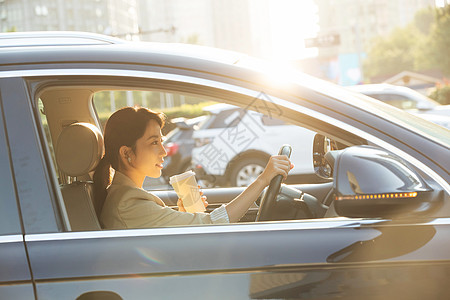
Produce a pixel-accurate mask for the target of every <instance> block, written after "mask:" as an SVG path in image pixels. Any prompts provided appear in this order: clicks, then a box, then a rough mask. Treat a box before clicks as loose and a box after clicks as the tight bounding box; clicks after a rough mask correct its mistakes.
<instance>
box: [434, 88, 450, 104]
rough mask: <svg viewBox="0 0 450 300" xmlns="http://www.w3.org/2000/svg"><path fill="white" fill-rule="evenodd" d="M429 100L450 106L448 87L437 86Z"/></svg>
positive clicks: (449, 90)
mask: <svg viewBox="0 0 450 300" xmlns="http://www.w3.org/2000/svg"><path fill="white" fill-rule="evenodd" d="M429 97H430V98H431V99H434V100H436V101H437V102H439V103H440V104H443V105H447V104H450V85H449V84H447V85H444V86H438V87H437V88H436V89H435V90H434V91H433V92H432V93H431V94H430V95H429Z"/></svg>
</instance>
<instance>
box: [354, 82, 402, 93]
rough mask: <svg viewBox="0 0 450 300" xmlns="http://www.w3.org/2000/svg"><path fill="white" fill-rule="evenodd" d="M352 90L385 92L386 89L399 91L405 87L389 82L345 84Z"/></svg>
mask: <svg viewBox="0 0 450 300" xmlns="http://www.w3.org/2000/svg"><path fill="white" fill-rule="evenodd" d="M347 88H349V89H350V90H352V91H357V92H374V93H375V92H387V91H390V92H392V91H399V90H405V89H407V88H406V87H403V86H397V85H392V84H389V83H372V84H360V85H352V86H347Z"/></svg>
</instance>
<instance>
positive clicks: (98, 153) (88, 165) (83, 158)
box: [55, 123, 103, 177]
mask: <svg viewBox="0 0 450 300" xmlns="http://www.w3.org/2000/svg"><path fill="white" fill-rule="evenodd" d="M55 154H56V163H57V164H58V166H59V168H60V169H61V171H63V172H64V173H65V174H67V175H69V176H72V177H78V176H81V175H85V174H87V173H89V172H91V171H92V170H94V169H95V168H96V167H97V164H98V163H99V161H100V159H101V157H102V154H103V137H102V133H101V132H100V130H99V129H98V128H97V127H96V126H94V125H92V124H89V123H74V124H71V125H69V126H67V127H66V128H64V129H63V130H62V131H61V134H60V135H59V137H58V142H57V144H56V152H55Z"/></svg>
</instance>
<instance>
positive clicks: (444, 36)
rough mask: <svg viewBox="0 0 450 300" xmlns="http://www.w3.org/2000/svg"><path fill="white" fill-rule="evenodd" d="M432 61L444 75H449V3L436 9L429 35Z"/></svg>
mask: <svg viewBox="0 0 450 300" xmlns="http://www.w3.org/2000/svg"><path fill="white" fill-rule="evenodd" d="M430 44H431V48H432V49H434V51H433V54H434V55H433V58H434V63H435V64H436V66H439V67H440V70H441V71H442V72H443V73H444V75H450V55H449V49H450V5H447V6H445V7H443V8H441V9H439V10H437V11H436V23H435V25H434V28H433V31H432V33H431V35H430Z"/></svg>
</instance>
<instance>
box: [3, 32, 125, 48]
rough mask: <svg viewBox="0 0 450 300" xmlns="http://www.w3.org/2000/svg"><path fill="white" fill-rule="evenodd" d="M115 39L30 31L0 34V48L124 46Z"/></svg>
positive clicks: (86, 34) (100, 36) (87, 34)
mask: <svg viewBox="0 0 450 300" xmlns="http://www.w3.org/2000/svg"><path fill="white" fill-rule="evenodd" d="M123 43H126V41H125V40H122V39H118V38H115V37H111V36H107V35H102V34H97V33H90V32H78V31H30V32H7V33H0V48H12V47H30V46H33V47H36V46H73V45H105V44H123Z"/></svg>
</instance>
